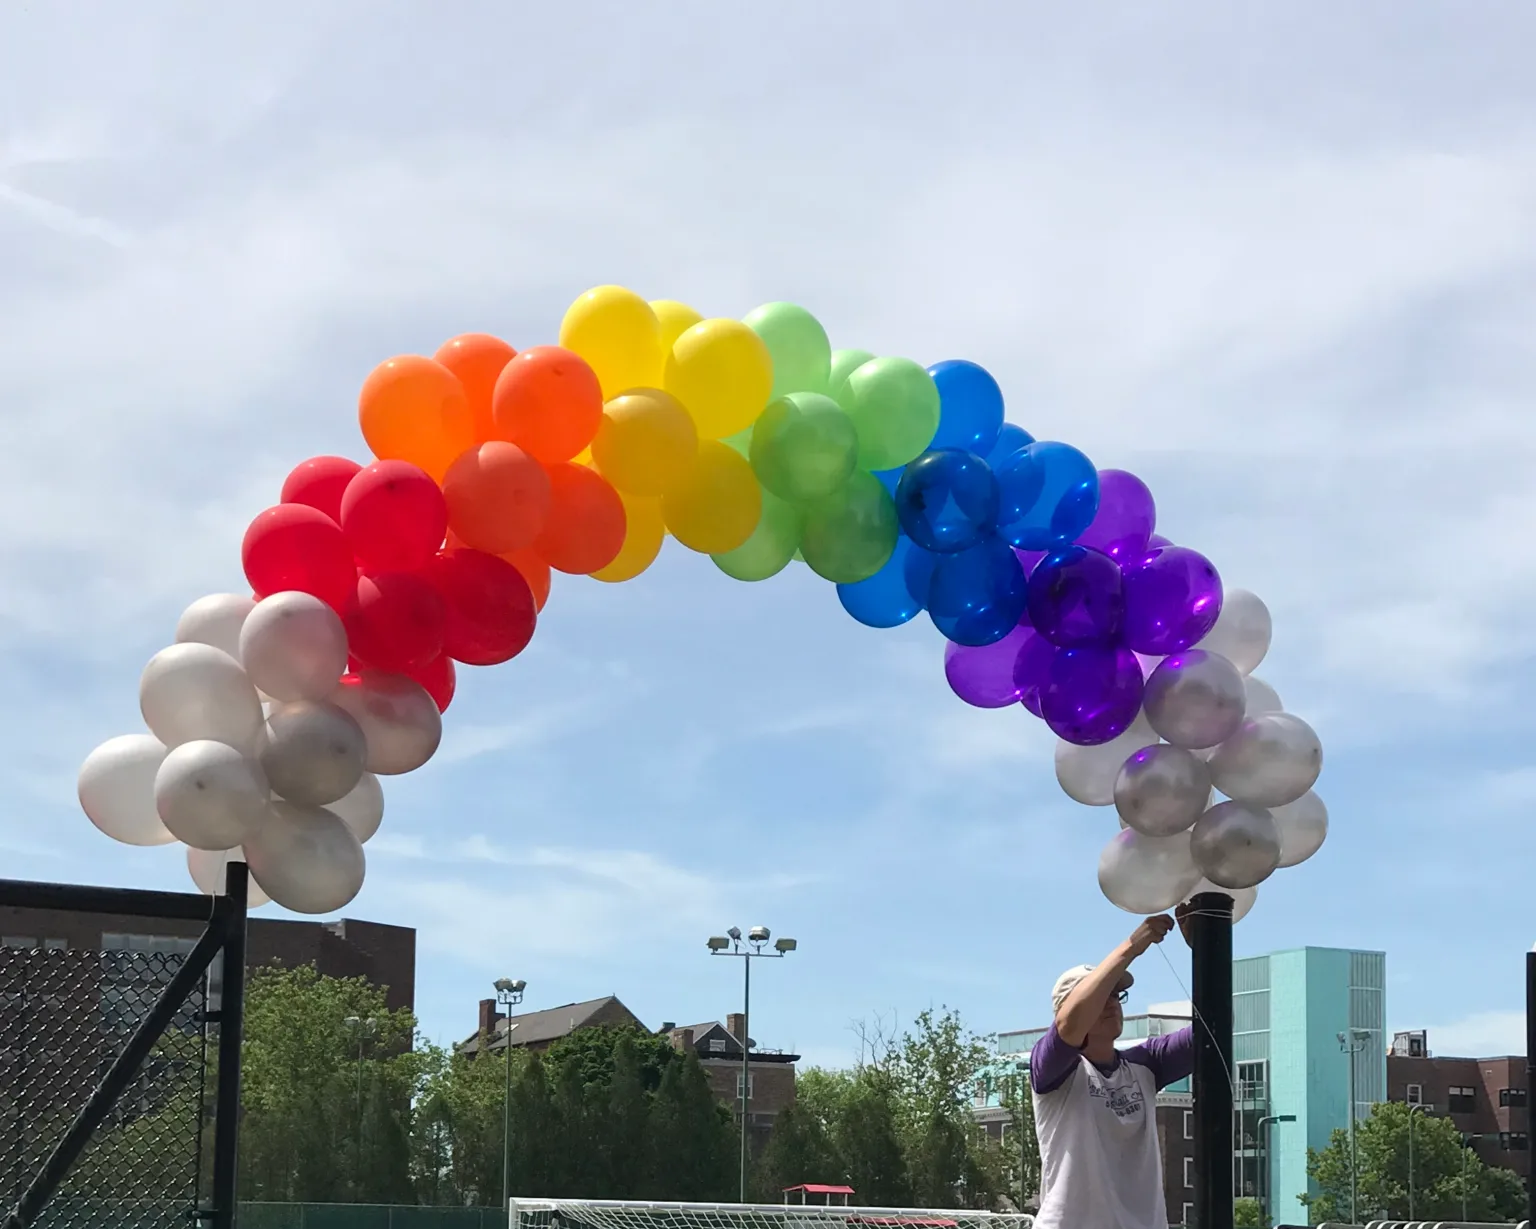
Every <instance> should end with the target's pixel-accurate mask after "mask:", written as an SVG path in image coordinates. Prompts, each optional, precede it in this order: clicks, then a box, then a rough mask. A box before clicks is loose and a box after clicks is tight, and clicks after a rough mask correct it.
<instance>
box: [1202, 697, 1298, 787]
mask: <svg viewBox="0 0 1536 1229" xmlns="http://www.w3.org/2000/svg"><path fill="white" fill-rule="evenodd" d="M1210 764H1211V782H1212V784H1214V785H1215V786H1216V788H1217V789H1219V790H1220V791H1221V792H1222V793H1223V794H1225V795H1226V796H1227V797H1228V798H1231V799H1233V800H1234V801H1237V802H1247V803H1251V804H1252V805H1254V806H1256V807H1282V806H1284V805H1285V804H1286V803H1287V802H1295V801H1296V799H1298V798H1300V797H1301V796H1302V795H1303V794H1305V793H1306V792H1307V791H1308V790H1309V789H1311V788H1312V786H1313V785H1314V784H1315V783H1316V781H1317V778H1318V774H1319V773H1321V772H1322V771H1323V744H1322V743H1321V742H1319V741H1318V737H1317V734H1316V733H1315V732H1314V731H1313V729H1312V727H1311V726H1309V725H1308V724H1307V723H1306V722H1305V721H1303V720H1302V719H1301V718H1300V717H1294V716H1292V715H1291V714H1290V713H1261V714H1259V715H1258V716H1257V717H1249V718H1248V719H1247V720H1246V721H1244V722H1243V724H1242V725H1241V726H1240V727H1239V728H1238V730H1237V732H1236V733H1234V734H1233V735H1232V737H1231V738H1229V739H1227V740H1226V742H1224V743H1222V744H1221V746H1220V747H1219V748H1217V750H1216V754H1215V755H1213V756H1211V761H1210Z"/></svg>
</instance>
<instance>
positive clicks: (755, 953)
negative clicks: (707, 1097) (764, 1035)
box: [709, 926, 799, 1203]
mask: <svg viewBox="0 0 1536 1229" xmlns="http://www.w3.org/2000/svg"><path fill="white" fill-rule="evenodd" d="M771 938H773V935H772V933H771V932H770V931H769V929H768V927H766V926H754V927H752V929H751V930H749V931H747V937H746V939H745V940H743V939H742V937H741V927H739V926H732V927H731V928H730V929H729V930H728V931H726V932H725V934H723V935H713V936H711V937H710V940H709V954H710V955H711V956H740V957H741V958H742V959H741V972H742V976H741V1036H740V1037H739V1038H738V1040H739V1041H740V1042H741V1202H742V1203H746V1202H747V1162H748V1159H749V1157H750V1151H749V1144H748V1124H749V1119H748V1113H749V1111H750V1110H751V1108H752V1034H751V1032H750V1027H751V1023H752V962H753V961H754V960H757V959H761V958H765V957H782V956H787V955H789V953H790V952H792V951H794V950H795V948H796V947H798V946H799V944H797V943H796V942H795V941H794V940H793V939H778V940H776V941H775V942H774V945H773V950H772V951H771V952H768V951H764V950H763V948H764V947H765V946H766V945H767V943H768V940H769V939H771Z"/></svg>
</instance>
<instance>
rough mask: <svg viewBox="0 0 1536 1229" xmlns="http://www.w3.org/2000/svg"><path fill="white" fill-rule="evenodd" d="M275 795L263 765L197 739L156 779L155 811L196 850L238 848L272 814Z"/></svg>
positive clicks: (184, 745) (173, 757) (173, 754)
mask: <svg viewBox="0 0 1536 1229" xmlns="http://www.w3.org/2000/svg"><path fill="white" fill-rule="evenodd" d="M271 796H272V791H271V789H270V788H269V787H268V785H267V778H266V774H265V773H263V772H262V771H261V765H259V764H258V763H256V761H255V760H253V759H251V758H249V757H248V756H246V755H245V754H244V753H242V752H240V751H237V750H236V749H235V748H234V747H231V746H229V745H228V744H226V743H216V742H211V741H209V740H207V739H194V740H193V741H192V742H189V743H182V744H181V746H179V747H176V748H174V749H173V750H172V751H171V752H170V754H168V755H167V756H166V757H165V762H164V763H163V764H161V765H160V771H159V772H158V773H156V774H155V808H156V809H157V810H158V811H159V812H160V818H161V820H162V821H163V822H164V823H165V826H166V828H167V829H169V830H170V832H171V834H172V835H173V836H174V837H176V839H177V840H179V841H181V842H182V843H183V844H185V845H189V846H191V847H192V848H194V849H204V850H214V851H218V850H222V849H230V848H232V847H234V846H236V845H239V844H240V843H241V842H242V841H243V840H245V838H246V836H247V835H249V833H250V831H251V829H252V828H253V827H254V826H255V825H256V824H258V823H259V822H261V820H262V818H263V817H264V816H265V815H266V813H267V803H268V802H269V801H270V800H271Z"/></svg>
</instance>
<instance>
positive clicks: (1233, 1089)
mask: <svg viewBox="0 0 1536 1229" xmlns="http://www.w3.org/2000/svg"><path fill="white" fill-rule="evenodd" d="M1184 916H1185V917H1224V918H1226V919H1228V920H1229V921H1230V920H1231V918H1232V912H1231V910H1229V909H1221V910H1217V909H1191V910H1189V911H1188V912H1187V913H1185V914H1184ZM1157 954H1158V955H1159V956H1161V957H1162V958H1163V963H1164V964H1166V965H1167V966H1168V972H1170V973H1172V974H1173V980H1174V983H1175V984H1176V985H1177V986H1178V987H1179V989H1180V990H1182V991H1183V992H1184V998H1185V1000H1186V1001H1187V1002H1188V1003H1189V1014H1190V1015H1191V1016H1192V1017H1194V1019H1195V1020H1196V1021H1198V1022H1199V1025H1200V1027H1201V1028H1203V1029H1204V1030H1205V1034H1206V1036H1207V1037H1209V1038H1210V1039H1211V1044H1212V1045H1213V1046H1215V1048H1216V1057H1217V1058H1218V1059H1220V1060H1221V1070H1222V1073H1223V1074H1224V1075H1225V1076H1226V1077H1227V1091H1228V1092H1229V1093H1230V1094H1231V1096H1232V1139H1233V1141H1234V1142H1239V1140H1238V1137H1239V1132H1240V1128H1241V1122H1240V1114H1241V1111H1240V1110H1239V1109H1238V1108H1237V1084H1236V1082H1235V1081H1234V1080H1233V1078H1232V1068H1231V1067H1229V1066H1227V1056H1226V1055H1225V1054H1224V1053H1222V1047H1221V1043H1220V1042H1219V1041H1218V1040H1217V1039H1216V1034H1215V1033H1214V1032H1212V1031H1211V1026H1210V1025H1209V1024H1208V1023H1207V1022H1206V1019H1205V1017H1204V1016H1202V1015H1201V1014H1200V1009H1199V1008H1198V1007H1196V1006H1195V996H1194V995H1193V994H1192V993H1190V990H1189V987H1188V986H1186V985H1185V984H1184V979H1183V978H1181V977H1180V976H1179V971H1178V970H1177V969H1175V968H1174V967H1173V961H1171V960H1170V959H1168V953H1167V952H1166V951H1164V950H1163V947H1162V945H1161V944H1159V945H1158V948H1157ZM1191 1087H1192V1088H1193V1085H1191Z"/></svg>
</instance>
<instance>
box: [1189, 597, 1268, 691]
mask: <svg viewBox="0 0 1536 1229" xmlns="http://www.w3.org/2000/svg"><path fill="white" fill-rule="evenodd" d="M1273 634H1274V621H1273V619H1271V618H1270V614H1269V607H1268V606H1266V605H1264V603H1263V602H1262V601H1260V600H1259V599H1258V598H1257V597H1256V596H1254V595H1253V594H1252V593H1249V592H1248V590H1247V589H1230V590H1228V591H1227V593H1226V596H1225V597H1224V598H1223V600H1222V603H1221V613H1220V614H1219V615H1218V616H1217V617H1216V624H1215V626H1214V627H1212V628H1211V630H1210V631H1209V632H1208V633H1207V634H1206V636H1205V639H1203V640H1201V641H1200V643H1199V646H1198V647H1200V648H1202V649H1208V650H1209V651H1210V652H1212V653H1220V654H1221V655H1222V656H1223V657H1225V658H1226V659H1227V660H1228V661H1230V662H1231V663H1232V664H1233V665H1234V666H1236V667H1237V668H1238V670H1239V671H1240V672H1241V673H1243V674H1251V673H1253V671H1254V670H1256V669H1258V667H1259V663H1260V662H1262V661H1263V660H1264V655H1265V654H1266V653H1268V652H1269V641H1270V637H1271V636H1272V635H1273Z"/></svg>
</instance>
